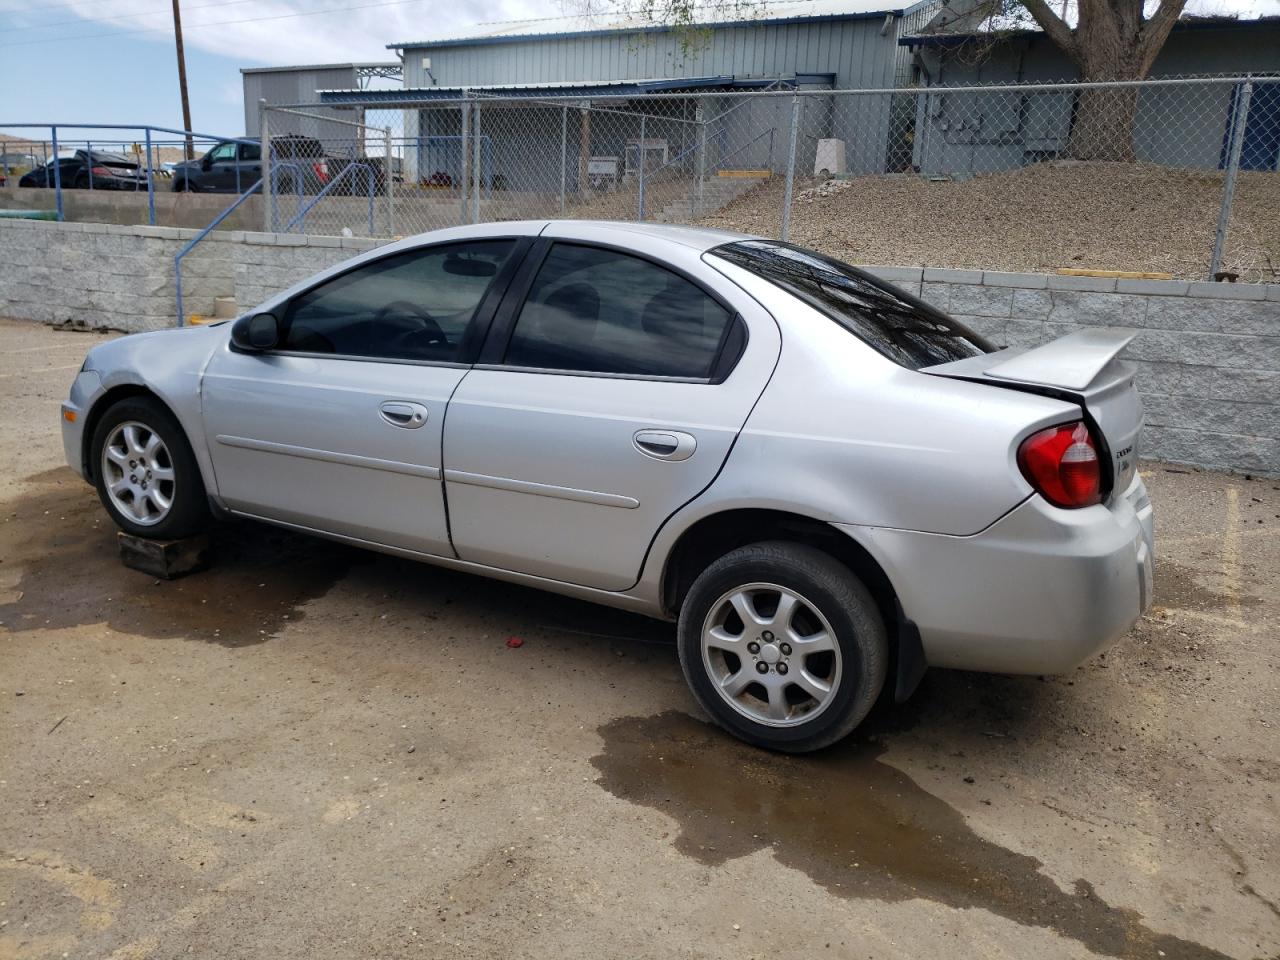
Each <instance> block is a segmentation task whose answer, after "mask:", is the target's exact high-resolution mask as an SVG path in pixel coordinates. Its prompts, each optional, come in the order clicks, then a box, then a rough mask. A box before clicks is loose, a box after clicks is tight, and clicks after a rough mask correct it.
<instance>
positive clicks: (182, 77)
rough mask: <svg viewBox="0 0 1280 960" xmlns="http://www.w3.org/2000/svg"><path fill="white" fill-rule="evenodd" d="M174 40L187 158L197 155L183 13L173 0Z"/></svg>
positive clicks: (176, 1) (176, 0) (175, 0)
mask: <svg viewBox="0 0 1280 960" xmlns="http://www.w3.org/2000/svg"><path fill="white" fill-rule="evenodd" d="M173 40H174V43H176V44H177V46H178V87H179V89H180V90H181V91H182V129H183V130H185V131H187V151H186V159H188V160H190V159H192V157H194V156H195V152H194V151H193V150H192V148H191V101H190V100H188V99H187V57H186V54H184V53H183V52H182V14H181V13H180V12H179V10H178V0H173Z"/></svg>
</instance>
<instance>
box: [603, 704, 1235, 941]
mask: <svg viewBox="0 0 1280 960" xmlns="http://www.w3.org/2000/svg"><path fill="white" fill-rule="evenodd" d="M600 733H601V735H602V736H603V737H604V740H605V748H604V751H603V753H601V754H600V755H599V756H597V757H595V758H594V760H593V761H592V762H593V763H594V765H595V767H596V769H597V770H599V771H600V774H601V776H600V779H599V781H598V782H599V783H600V785H601V786H602V787H604V789H606V790H608V791H609V792H610V793H612V794H614V795H615V796H617V797H620V798H622V799H624V800H627V801H630V802H631V803H637V804H641V805H643V806H647V807H652V808H654V809H656V810H660V811H662V812H663V813H665V814H667V815H668V816H670V817H672V818H674V819H675V820H676V821H677V823H678V824H679V826H680V834H679V836H678V838H677V839H676V841H675V845H676V849H678V850H679V851H680V852H681V853H684V854H686V855H687V856H690V857H693V858H694V859H696V860H698V861H700V862H702V863H705V864H709V865H712V866H716V865H719V864H722V863H724V862H726V861H728V860H732V859H734V858H737V857H742V856H746V855H747V854H749V853H753V852H755V851H756V850H759V849H762V848H768V849H769V850H771V851H772V853H773V856H774V857H775V858H776V859H777V860H778V862H779V863H782V864H784V865H785V866H788V867H791V868H793V869H796V870H800V871H802V872H804V873H805V874H807V875H808V876H809V877H810V878H811V879H812V880H813V881H814V882H815V883H818V884H820V885H821V886H823V887H824V888H826V889H827V890H828V891H830V892H831V893H833V894H836V895H837V896H841V897H848V898H874V899H877V900H885V901H902V900H913V899H925V900H932V901H935V902H937V903H942V904H945V905H947V906H949V907H954V908H957V909H970V908H975V907H976V908H980V909H984V910H989V911H991V912H992V913H996V914H999V915H1000V916H1002V917H1006V918H1008V919H1010V920H1013V921H1015V922H1016V923H1020V924H1024V925H1027V926H1035V927H1045V928H1047V929H1049V930H1052V931H1054V932H1055V933H1058V934H1060V935H1061V936H1064V937H1068V938H1070V939H1072V940H1076V941H1078V942H1079V943H1080V944H1082V945H1083V946H1085V947H1087V948H1088V949H1089V950H1092V951H1094V952H1095V953H1100V954H1106V955H1109V956H1114V957H1143V958H1150V957H1160V956H1164V957H1167V958H1171V960H1172V958H1209V957H1223V956H1224V955H1223V954H1220V953H1217V952H1216V951H1213V950H1210V949H1208V948H1207V947H1203V946H1201V945H1199V944H1197V943H1193V942H1191V941H1187V940H1180V939H1178V938H1176V937H1171V936H1167V935H1165V934H1162V933H1158V932H1157V931H1154V930H1151V929H1150V928H1148V927H1146V926H1145V925H1144V924H1143V923H1142V918H1141V916H1140V915H1139V914H1137V913H1135V912H1134V911H1132V910H1127V909H1123V908H1120V907H1112V906H1110V905H1109V904H1107V903H1105V902H1104V901H1102V900H1101V899H1099V898H1098V895H1097V894H1096V893H1095V892H1094V889H1093V887H1092V886H1091V885H1090V884H1089V882H1088V881H1086V880H1077V881H1076V882H1075V889H1074V891H1073V892H1070V893H1067V892H1063V891H1062V890H1061V889H1060V888H1059V887H1058V885H1057V884H1056V883H1054V882H1053V880H1051V879H1049V878H1048V877H1047V876H1045V875H1044V874H1042V873H1040V872H1039V867H1040V863H1039V861H1037V860H1035V859H1034V858H1032V857H1028V856H1024V855H1022V854H1019V853H1015V852H1013V851H1011V850H1006V849H1005V848H1003V847H1001V846H998V845H997V844H994V843H992V842H990V841H989V840H984V839H983V838H981V837H980V836H978V835H977V834H976V833H974V832H973V831H972V830H971V829H970V828H969V827H968V826H967V825H966V824H965V821H964V818H963V817H962V816H961V815H960V814H959V813H958V812H957V811H956V810H954V809H953V808H952V807H950V806H948V805H947V804H945V803H943V802H942V801H941V800H939V799H938V798H937V797H935V796H933V795H932V794H930V793H928V792H926V791H925V790H923V789H921V788H920V787H918V786H917V785H916V784H915V782H914V781H912V780H911V778H910V777H908V776H907V775H906V774H904V773H902V772H901V771H899V770H897V769H895V768H894V767H892V766H890V765H888V764H887V763H883V762H882V761H881V760H880V759H879V757H880V754H881V753H883V752H884V746H883V744H880V743H877V742H868V741H865V740H864V741H852V742H851V741H846V742H845V743H844V744H841V745H839V746H837V747H835V748H833V749H831V750H827V751H824V752H822V753H819V754H816V755H808V756H803V757H786V756H781V755H776V754H770V753H765V752H763V751H760V750H756V749H754V748H752V747H748V746H746V745H745V744H741V743H739V742H738V741H736V740H733V739H731V738H730V737H729V736H728V735H727V734H724V733H723V732H721V731H720V730H719V729H718V728H716V727H713V726H711V725H710V724H707V723H703V722H700V721H697V720H694V719H692V718H690V717H688V716H686V715H684V714H681V713H675V712H669V713H664V714H659V715H658V716H655V717H648V718H635V717H627V718H622V719H619V720H614V721H612V722H610V723H608V724H605V725H604V726H603V727H601V729H600ZM851 740H852V738H851ZM1157 951H1163V952H1162V953H1158V952H1157Z"/></svg>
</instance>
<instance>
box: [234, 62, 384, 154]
mask: <svg viewBox="0 0 1280 960" xmlns="http://www.w3.org/2000/svg"><path fill="white" fill-rule="evenodd" d="M241 77H242V79H243V81H244V135H245V136H246V137H256V136H257V135H258V100H259V99H264V100H266V101H267V103H316V104H318V103H319V102H320V94H319V93H318V92H317V91H320V90H350V89H353V88H354V87H355V86H356V71H355V68H354V67H339V68H333V69H328V70H310V69H298V70H279V71H271V72H270V73H244V74H241ZM308 112H314V113H319V114H323V115H326V116H327V115H330V114H332V115H333V116H335V117H343V118H345V119H349V120H354V119H358V116H355V115H353V111H352V110H349V109H336V108H333V107H316V108H315V109H314V111H308ZM271 132H272V134H273V135H276V134H286V133H296V134H302V135H303V136H308V137H320V138H321V139H324V138H326V137H330V138H343V137H345V138H346V139H351V137H352V130H351V128H350V127H346V126H343V125H342V124H326V123H324V122H323V121H319V120H306V119H303V118H301V117H295V118H288V119H286V118H284V117H281V116H279V115H277V116H274V117H272V128H271Z"/></svg>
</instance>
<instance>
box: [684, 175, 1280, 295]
mask: <svg viewBox="0 0 1280 960" xmlns="http://www.w3.org/2000/svg"><path fill="white" fill-rule="evenodd" d="M1222 186H1223V174H1222V173H1221V172H1220V171H1191V170H1170V169H1168V168H1165V167H1160V166H1157V165H1155V164H1121V163H1083V162H1070V161H1057V162H1053V163H1046V164H1039V165H1036V166H1031V167H1023V168H1020V169H1018V170H1010V171H1004V172H1001V173H992V174H983V175H979V176H975V177H973V178H972V179H969V180H964V181H958V180H956V181H930V180H927V179H924V178H921V177H918V176H915V175H912V174H903V175H894V176H874V177H857V178H852V179H847V180H837V181H817V180H811V181H803V182H799V183H797V185H796V202H795V203H794V204H793V209H792V217H791V240H792V242H794V243H798V244H801V245H803V246H809V247H814V248H816V249H819V250H822V251H824V252H826V253H829V254H832V255H833V256H837V257H840V258H841V259H845V260H849V261H852V262H855V263H870V264H892V265H901V266H928V267H955V268H966V267H967V268H973V269H986V270H1013V271H1034V272H1052V271H1054V270H1057V269H1058V268H1060V267H1075V268H1081V269H1092V270H1138V271H1144V272H1166V273H1171V274H1173V275H1174V276H1175V277H1179V278H1190V279H1198V280H1202V279H1205V278H1206V277H1207V274H1208V269H1209V258H1210V253H1211V251H1212V249H1213V235H1214V229H1215V226H1216V224H1217V220H1218V209H1219V205H1220V204H1221V202H1222ZM782 195H783V181H782V178H780V177H775V178H773V179H772V180H769V181H767V182H766V183H764V184H762V185H761V186H760V187H759V188H757V189H756V190H754V191H752V192H751V193H749V194H747V195H745V196H743V197H740V198H739V199H738V200H736V201H734V202H733V203H731V204H730V205H729V206H728V207H726V208H725V209H723V210H721V211H719V212H718V213H716V214H714V215H712V216H708V217H704V218H702V219H701V220H700V221H699V223H701V224H703V225H706V226H713V227H721V228H723V229H727V230H740V231H743V232H745V233H757V234H762V235H765V236H777V235H778V232H779V225H780V219H781V216H780V215H781V209H782ZM1224 267H1225V268H1226V269H1229V270H1232V271H1234V272H1237V273H1239V274H1240V275H1241V277H1242V279H1247V280H1270V281H1272V282H1278V281H1280V174H1277V173H1263V172H1242V173H1241V174H1240V177H1239V180H1238V182H1237V186H1236V202H1235V206H1234V208H1233V215H1232V220H1231V230H1230V234H1229V237H1228V245H1227V253H1226V257H1225V260H1224Z"/></svg>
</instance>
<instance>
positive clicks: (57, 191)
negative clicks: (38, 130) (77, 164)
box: [44, 127, 63, 221]
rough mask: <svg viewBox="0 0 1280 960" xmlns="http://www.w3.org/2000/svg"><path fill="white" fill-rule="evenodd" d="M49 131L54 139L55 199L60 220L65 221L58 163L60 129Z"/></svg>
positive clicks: (60, 165) (46, 182)
mask: <svg viewBox="0 0 1280 960" xmlns="http://www.w3.org/2000/svg"><path fill="white" fill-rule="evenodd" d="M49 131H50V134H51V136H52V139H53V192H54V198H55V200H56V201H57V207H58V220H60V221H61V220H62V219H63V216H62V164H60V163H59V162H58V128H57V127H50V128H49ZM44 185H45V186H46V187H47V186H48V185H49V181H48V180H47V179H46V180H45V184H44Z"/></svg>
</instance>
